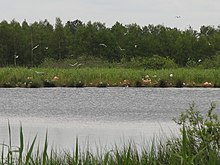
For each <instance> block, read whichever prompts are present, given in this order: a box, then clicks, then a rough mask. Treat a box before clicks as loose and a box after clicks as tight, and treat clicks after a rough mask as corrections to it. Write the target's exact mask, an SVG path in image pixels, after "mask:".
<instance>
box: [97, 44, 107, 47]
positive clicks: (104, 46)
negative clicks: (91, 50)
mask: <svg viewBox="0 0 220 165" xmlns="http://www.w3.org/2000/svg"><path fill="white" fill-rule="evenodd" d="M99 45H100V46H104V47H107V45H105V44H99Z"/></svg>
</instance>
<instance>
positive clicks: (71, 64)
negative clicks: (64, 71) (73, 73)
mask: <svg viewBox="0 0 220 165" xmlns="http://www.w3.org/2000/svg"><path fill="white" fill-rule="evenodd" d="M77 64H78V62H76V63H75V64H69V65H70V66H72V67H74V66H76V65H77Z"/></svg>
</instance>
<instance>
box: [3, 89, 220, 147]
mask: <svg viewBox="0 0 220 165" xmlns="http://www.w3.org/2000/svg"><path fill="white" fill-rule="evenodd" d="M193 102H194V103H195V104H196V107H197V109H198V110H200V111H202V112H205V111H207V109H208V108H209V107H210V104H211V102H215V103H216V104H217V108H216V111H215V112H216V113H218V114H220V110H219V105H220V92H219V89H217V88H121V87H116V88H92V87H90V88H1V89H0V131H1V134H0V141H1V142H3V141H4V142H5V143H7V142H8V126H7V123H8V121H9V122H10V125H11V128H12V140H13V141H12V143H13V144H14V145H18V144H19V125H20V122H21V123H22V126H23V132H24V136H25V141H26V144H27V142H28V141H29V142H30V141H32V139H33V137H34V136H35V135H36V134H38V135H37V136H38V138H37V139H38V142H39V143H40V144H42V145H43V142H44V139H45V135H46V131H48V139H49V143H50V145H53V146H55V147H57V148H59V149H60V148H61V149H73V148H74V147H73V146H74V144H75V140H76V137H78V138H79V142H80V145H81V147H84V148H85V147H86V146H87V143H89V144H90V146H91V147H93V146H102V147H106V146H110V145H112V146H113V145H114V144H118V145H120V144H123V143H125V142H127V141H129V140H133V141H134V142H135V143H136V144H138V145H141V144H143V143H145V142H146V141H147V140H152V138H153V137H155V136H159V137H160V136H161V135H162V136H163V135H165V134H166V135H167V136H169V135H170V134H175V133H176V131H177V129H178V128H177V126H176V124H175V123H174V122H173V121H172V119H173V118H174V117H178V116H179V115H180V113H181V112H183V111H185V110H186V109H187V108H189V104H191V103H193Z"/></svg>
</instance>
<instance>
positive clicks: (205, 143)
mask: <svg viewBox="0 0 220 165" xmlns="http://www.w3.org/2000/svg"><path fill="white" fill-rule="evenodd" d="M214 109H215V104H214V103H212V104H211V107H210V109H209V110H208V112H207V114H206V115H203V114H201V113H200V112H199V111H196V110H195V105H194V104H192V105H191V106H190V108H189V109H188V110H187V111H186V112H184V113H182V114H181V116H180V118H179V119H175V122H176V123H177V124H179V125H182V127H183V129H182V130H181V132H182V134H183V137H182V138H183V139H182V142H183V144H182V147H183V150H182V151H183V155H182V156H183V159H184V161H186V159H188V158H192V157H193V156H195V155H197V157H194V158H193V159H191V160H192V161H193V162H197V163H199V162H200V163H202V164H204V163H205V164H208V163H209V161H211V159H213V157H214V159H215V160H216V161H217V162H220V158H219V153H220V134H219V131H220V120H219V117H218V116H217V115H216V114H214V113H213V110H214ZM198 155H200V157H198ZM201 158H203V159H201ZM185 164H186V163H185Z"/></svg>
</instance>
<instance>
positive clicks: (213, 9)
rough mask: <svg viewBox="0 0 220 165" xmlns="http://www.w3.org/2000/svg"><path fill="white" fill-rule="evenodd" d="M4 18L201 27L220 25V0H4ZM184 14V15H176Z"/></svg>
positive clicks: (1, 15) (1, 17)
mask: <svg viewBox="0 0 220 165" xmlns="http://www.w3.org/2000/svg"><path fill="white" fill-rule="evenodd" d="M0 2H1V3H0V20H1V21H2V20H7V21H11V20H12V19H15V20H16V21H19V22H22V21H23V20H25V19H26V20H27V22H28V23H33V22H34V21H40V20H44V19H47V20H48V21H49V22H50V23H51V24H53V25H54V23H55V18H56V17H60V18H61V20H62V21H63V23H66V22H67V21H68V20H70V21H73V20H75V19H79V20H81V21H82V22H84V23H87V22H88V21H92V22H101V23H105V24H106V26H107V27H111V26H112V25H114V24H115V22H116V21H118V22H120V23H122V24H124V25H126V24H131V23H137V24H138V25H140V26H145V25H148V24H154V25H158V24H162V25H164V26H168V27H177V28H180V29H187V28H188V27H189V26H191V27H192V28H193V29H199V27H201V26H202V25H213V26H215V27H217V26H218V25H220V0H0ZM176 16H180V18H176Z"/></svg>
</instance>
